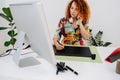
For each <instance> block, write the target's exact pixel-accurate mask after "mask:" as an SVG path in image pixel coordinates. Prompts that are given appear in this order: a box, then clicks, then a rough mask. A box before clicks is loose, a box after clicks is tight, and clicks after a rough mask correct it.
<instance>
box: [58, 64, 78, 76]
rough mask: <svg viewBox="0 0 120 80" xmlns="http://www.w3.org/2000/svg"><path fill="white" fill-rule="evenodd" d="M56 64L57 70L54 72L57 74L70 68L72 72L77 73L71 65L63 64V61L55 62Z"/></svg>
mask: <svg viewBox="0 0 120 80" xmlns="http://www.w3.org/2000/svg"><path fill="white" fill-rule="evenodd" d="M56 66H57V71H56V74H57V75H58V73H59V72H65V71H67V70H70V71H71V72H73V73H74V74H76V75H78V72H77V71H75V70H73V69H72V68H71V67H69V66H67V65H66V66H65V62H60V63H57V64H56Z"/></svg>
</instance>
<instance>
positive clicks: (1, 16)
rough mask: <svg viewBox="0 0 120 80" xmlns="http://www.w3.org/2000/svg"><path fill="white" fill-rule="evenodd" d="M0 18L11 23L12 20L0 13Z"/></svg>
mask: <svg viewBox="0 0 120 80" xmlns="http://www.w3.org/2000/svg"><path fill="white" fill-rule="evenodd" d="M0 16H1V17H2V18H4V19H6V20H7V21H9V22H12V20H11V19H10V18H9V17H8V16H6V15H4V14H3V13H0Z"/></svg>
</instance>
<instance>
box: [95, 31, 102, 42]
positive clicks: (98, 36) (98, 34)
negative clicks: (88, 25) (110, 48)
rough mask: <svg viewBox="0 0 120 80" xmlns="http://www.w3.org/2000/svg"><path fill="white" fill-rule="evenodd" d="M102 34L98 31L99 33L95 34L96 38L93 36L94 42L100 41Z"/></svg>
mask: <svg viewBox="0 0 120 80" xmlns="http://www.w3.org/2000/svg"><path fill="white" fill-rule="evenodd" d="M102 34H103V32H102V31H99V32H98V33H97V34H96V36H95V40H96V42H99V41H101V38H102Z"/></svg>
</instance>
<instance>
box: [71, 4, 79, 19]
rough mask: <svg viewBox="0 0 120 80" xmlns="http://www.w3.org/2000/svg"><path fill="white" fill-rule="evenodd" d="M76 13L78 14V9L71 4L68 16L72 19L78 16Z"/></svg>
mask: <svg viewBox="0 0 120 80" xmlns="http://www.w3.org/2000/svg"><path fill="white" fill-rule="evenodd" d="M78 13H79V8H78V7H77V5H76V3H75V2H73V3H72V5H71V7H70V15H71V17H72V18H75V17H77V16H78Z"/></svg>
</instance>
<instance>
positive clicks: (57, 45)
mask: <svg viewBox="0 0 120 80" xmlns="http://www.w3.org/2000/svg"><path fill="white" fill-rule="evenodd" d="M55 47H56V49H57V50H62V49H64V45H63V44H61V43H59V42H56V43H55Z"/></svg>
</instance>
